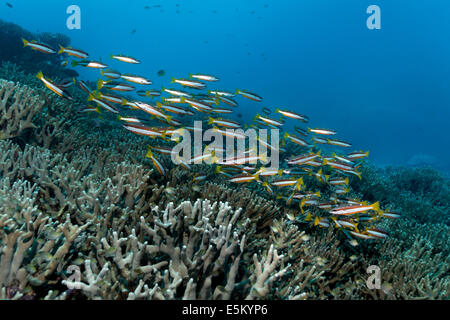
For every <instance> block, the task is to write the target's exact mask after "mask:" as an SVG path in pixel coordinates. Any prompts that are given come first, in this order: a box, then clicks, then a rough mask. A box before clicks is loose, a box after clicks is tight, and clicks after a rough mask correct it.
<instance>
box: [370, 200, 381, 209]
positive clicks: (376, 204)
mask: <svg viewBox="0 0 450 320" xmlns="http://www.w3.org/2000/svg"><path fill="white" fill-rule="evenodd" d="M372 209H373V210H375V211H377V212H380V202H379V201H377V202H375V203H374V204H373V205H372Z"/></svg>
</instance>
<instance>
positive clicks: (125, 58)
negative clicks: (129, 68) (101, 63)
mask: <svg viewBox="0 0 450 320" xmlns="http://www.w3.org/2000/svg"><path fill="white" fill-rule="evenodd" d="M110 57H111V59H114V60H119V61H121V62H125V63H131V64H140V63H141V62H140V61H139V60H138V59H135V58H132V57H128V56H124V55H119V54H118V55H114V54H112V55H111V56H110Z"/></svg>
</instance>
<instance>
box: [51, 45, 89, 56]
mask: <svg viewBox="0 0 450 320" xmlns="http://www.w3.org/2000/svg"><path fill="white" fill-rule="evenodd" d="M59 48H60V49H59V51H58V54H63V53H67V54H68V55H69V56H72V57H76V58H80V59H87V58H89V54H88V53H86V52H84V51H82V50H78V49H74V48H70V47H67V48H64V47H63V46H61V45H60V46H59Z"/></svg>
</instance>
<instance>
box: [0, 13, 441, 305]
mask: <svg viewBox="0 0 450 320" xmlns="http://www.w3.org/2000/svg"><path fill="white" fill-rule="evenodd" d="M0 25H2V26H4V28H0V29H1V31H0V38H4V39H9V38H8V37H11V38H14V42H12V45H11V46H10V47H8V50H9V51H8V52H3V51H2V52H1V53H0V62H2V65H1V66H0V78H4V79H7V80H3V79H0V299H130V300H136V299H448V298H449V296H450V294H449V287H450V280H449V279H450V277H449V275H450V273H449V265H450V260H449V259H450V258H449V257H450V244H449V239H450V231H449V227H450V226H449V223H450V220H449V219H450V214H449V213H450V189H449V187H450V182H449V179H448V177H446V176H443V175H442V174H440V173H439V172H438V171H436V170H433V169H429V168H393V167H392V168H386V169H380V168H375V167H373V166H370V165H369V164H363V165H362V167H361V172H362V179H361V180H359V179H357V178H356V179H352V180H354V181H352V184H351V190H350V194H349V196H355V197H356V196H357V197H359V198H361V199H365V200H367V201H371V202H373V201H376V200H379V201H380V202H381V204H382V206H383V208H386V209H387V210H392V211H398V212H400V213H401V214H402V217H401V219H398V220H396V221H395V223H389V221H383V223H382V226H383V227H385V228H386V229H388V230H389V233H390V237H389V238H387V239H384V240H380V241H376V242H375V241H359V242H356V243H355V241H350V239H348V238H347V237H346V236H345V234H343V233H336V232H333V230H330V229H327V228H319V227H317V226H313V224H312V223H311V222H309V221H305V220H304V219H299V218H298V217H299V216H301V215H300V214H299V212H300V208H299V207H298V204H291V205H288V204H286V201H283V200H276V199H274V198H268V197H267V196H266V193H265V192H263V191H264V190H263V189H262V188H261V187H260V186H255V187H254V188H252V189H249V188H240V187H234V186H230V185H229V184H226V183H224V179H223V178H222V177H219V176H218V175H217V174H215V172H214V171H213V170H212V169H211V168H209V167H207V166H201V165H200V166H196V167H194V168H193V169H192V170H191V171H189V170H184V169H182V168H181V167H175V166H174V165H172V164H171V163H170V162H169V161H166V160H164V159H162V160H161V161H163V162H164V165H165V166H166V168H167V173H166V175H165V176H161V175H159V174H158V173H157V172H156V171H155V170H154V169H153V165H152V163H151V162H150V160H149V159H147V158H146V157H145V154H146V147H147V145H148V144H153V141H151V140H150V141H149V140H148V139H147V138H146V137H137V136H135V135H133V134H131V133H129V132H128V131H126V130H124V129H122V128H121V127H120V126H117V123H115V122H114V121H111V119H112V116H110V115H102V116H101V117H100V116H92V115H83V116H82V115H80V114H77V113H75V110H77V109H78V107H80V105H81V101H83V100H85V99H84V98H83V99H82V97H83V94H84V93H83V92H82V91H81V89H79V88H74V89H73V97H74V100H73V102H67V101H65V100H62V99H60V98H58V97H56V96H55V95H53V94H49V93H48V91H44V90H42V89H40V88H42V84H40V83H39V80H37V79H36V78H35V75H34V74H35V72H36V71H37V69H35V68H43V67H45V68H46V70H47V71H48V72H46V73H47V74H50V75H51V76H52V77H54V78H55V79H60V80H61V79H63V78H64V77H65V76H66V75H67V74H66V73H65V72H64V70H63V69H62V68H61V67H59V66H57V65H58V63H59V61H52V60H48V59H53V58H48V57H42V56H40V55H37V54H36V53H34V52H31V51H30V50H28V51H24V50H23V47H22V45H21V43H18V41H17V39H20V37H28V38H39V39H40V40H41V41H43V42H46V43H48V44H50V45H56V43H63V44H64V43H65V44H68V39H66V38H65V37H63V36H61V35H50V34H43V35H39V36H36V35H32V34H29V33H27V32H26V31H24V30H21V29H20V28H18V27H17V26H15V25H11V24H6V23H3V22H0ZM2 41H4V40H2ZM14 57H17V58H14ZM16 63H17V64H16ZM49 63H50V64H52V63H54V64H55V65H54V66H52V67H48V65H49ZM112 137H114V138H112ZM196 173H203V174H205V175H207V176H208V177H211V179H208V181H207V182H201V183H198V184H196V185H195V186H193V184H192V181H193V177H194V175H195V174H196ZM305 179H308V177H305ZM312 180H314V179H312ZM316 183H317V182H316ZM353 240H354V239H353ZM373 265H375V266H378V267H379V268H380V270H381V278H382V286H381V288H379V289H369V288H368V287H367V285H366V280H367V277H368V274H367V268H368V267H369V266H373Z"/></svg>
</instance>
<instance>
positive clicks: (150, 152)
mask: <svg viewBox="0 0 450 320" xmlns="http://www.w3.org/2000/svg"><path fill="white" fill-rule="evenodd" d="M145 156H146V157H147V158H149V159H151V158H152V157H153V152H152V149H151V147H150V146H149V148H148V151H147V154H146V155H145Z"/></svg>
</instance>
